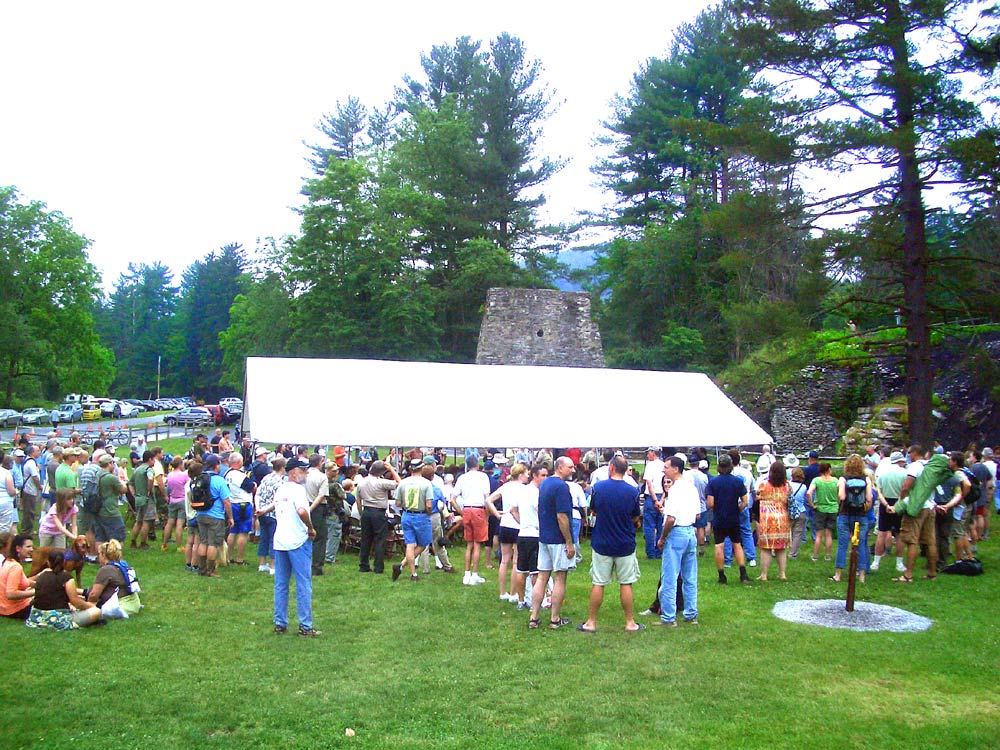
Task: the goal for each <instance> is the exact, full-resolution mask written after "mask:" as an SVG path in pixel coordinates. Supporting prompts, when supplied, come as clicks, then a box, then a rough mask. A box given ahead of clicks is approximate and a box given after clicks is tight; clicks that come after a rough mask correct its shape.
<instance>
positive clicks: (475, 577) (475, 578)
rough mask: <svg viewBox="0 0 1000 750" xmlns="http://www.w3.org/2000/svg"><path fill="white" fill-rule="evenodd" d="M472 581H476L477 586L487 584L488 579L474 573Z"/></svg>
mask: <svg viewBox="0 0 1000 750" xmlns="http://www.w3.org/2000/svg"><path fill="white" fill-rule="evenodd" d="M472 580H473V581H475V582H476V584H480V583H486V579H485V578H483V577H482V576H481V575H479V573H473V574H472Z"/></svg>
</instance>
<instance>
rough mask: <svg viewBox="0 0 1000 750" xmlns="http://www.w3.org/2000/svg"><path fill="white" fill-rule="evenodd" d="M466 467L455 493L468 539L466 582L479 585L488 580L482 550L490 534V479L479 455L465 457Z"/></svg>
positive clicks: (466, 547) (464, 582) (463, 579)
mask: <svg viewBox="0 0 1000 750" xmlns="http://www.w3.org/2000/svg"><path fill="white" fill-rule="evenodd" d="M465 468H466V471H465V473H464V474H462V476H460V477H459V478H458V481H456V482H455V487H454V489H453V490H452V493H451V496H452V498H454V499H455V500H456V502H457V503H458V505H459V506H460V507H461V512H462V533H463V535H464V536H465V541H466V542H467V544H466V546H465V575H464V576H463V577H462V583H463V584H464V585H466V586H476V585H478V584H480V583H486V579H485V578H483V577H482V576H480V575H479V550H480V547H481V546H482V544H483V542H485V541H486V539H487V536H488V535H489V524H488V523H487V520H486V498H487V497H488V496H489V494H490V478H489V477H488V476H486V475H485V474H483V472H481V471H480V470H479V459H478V458H477V457H476V456H469V457H468V458H467V459H465Z"/></svg>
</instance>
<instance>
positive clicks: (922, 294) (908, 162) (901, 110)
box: [887, 2, 934, 447]
mask: <svg viewBox="0 0 1000 750" xmlns="http://www.w3.org/2000/svg"><path fill="white" fill-rule="evenodd" d="M887 9H888V20H889V28H891V29H892V34H893V39H892V48H893V55H894V59H895V70H894V75H893V88H894V99H895V102H894V103H895V107H896V117H897V121H896V138H897V143H898V144H899V145H898V146H897V149H898V154H899V178H900V184H899V210H900V213H901V214H902V219H903V245H902V248H901V251H902V256H903V268H902V269H901V270H902V281H903V303H904V311H903V312H904V315H905V318H906V357H905V367H906V373H905V382H906V401H907V411H908V413H909V427H910V442H911V443H920V444H922V445H923V446H924V447H930V445H931V442H932V440H933V437H934V429H933V426H932V424H931V407H932V394H933V387H932V386H933V370H932V368H931V332H930V317H929V314H928V310H927V260H928V258H927V234H926V212H925V209H924V201H923V195H922V189H923V183H922V180H921V177H920V167H919V164H918V162H917V149H916V146H917V135H916V133H915V132H914V125H913V119H914V100H915V96H914V91H913V87H914V85H915V82H914V80H913V74H912V70H911V63H910V59H909V49H908V47H907V43H906V28H905V24H904V22H903V15H902V12H901V9H900V7H899V3H898V2H890V3H888V4H887Z"/></svg>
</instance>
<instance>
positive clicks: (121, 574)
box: [87, 539, 142, 616]
mask: <svg viewBox="0 0 1000 750" xmlns="http://www.w3.org/2000/svg"><path fill="white" fill-rule="evenodd" d="M97 561H98V562H99V563H100V565H101V568H100V570H98V571H97V578H95V579H94V585H93V586H91V587H90V589H89V590H88V591H87V601H89V602H93V603H94V604H96V605H97V606H98V607H103V606H104V605H105V604H106V603H107V601H108V599H110V598H111V597H112V596H113V595H114V594H115V592H117V593H118V601H119V602H120V603H121V608H122V609H123V610H124V611H125V612H126V614H128V615H130V616H131V615H134V614H137V613H138V612H139V610H140V609H142V605H141V604H140V603H139V595H138V594H136V593H133V592H132V589H131V586H130V585H129V582H128V579H127V578H126V576H127V575H128V573H127V572H126V571H127V570H128V563H126V562H125V561H124V560H122V545H121V542H119V541H118V540H117V539H112V540H111V541H110V542H104V543H103V544H101V545H100V546H99V547H98V548H97Z"/></svg>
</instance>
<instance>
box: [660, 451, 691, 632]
mask: <svg viewBox="0 0 1000 750" xmlns="http://www.w3.org/2000/svg"><path fill="white" fill-rule="evenodd" d="M664 475H665V476H666V478H667V479H670V480H672V482H673V484H672V485H671V486H670V493H669V494H668V495H667V498H666V500H665V502H664V504H663V516H664V520H663V533H662V534H660V538H659V539H657V541H656V546H657V547H658V548H660V549H661V550H663V567H662V572H663V582H662V584H661V586H660V623H661V624H662V625H666V626H668V627H674V628H675V627H677V576H678V575H679V576H680V577H681V591H682V592H683V594H684V620H685V621H686V622H688V623H690V624H692V625H697V624H698V536H697V534H695V530H694V522H695V521H696V520H697V518H698V510H699V508H700V506H701V500H700V499H699V495H698V488H697V487H695V486H694V483H693V482H692V481H691V480H690V479H689V478H686V477H685V476H684V459H682V458H680V457H679V456H670V458H668V459H667V462H666V464H665V467H664Z"/></svg>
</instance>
